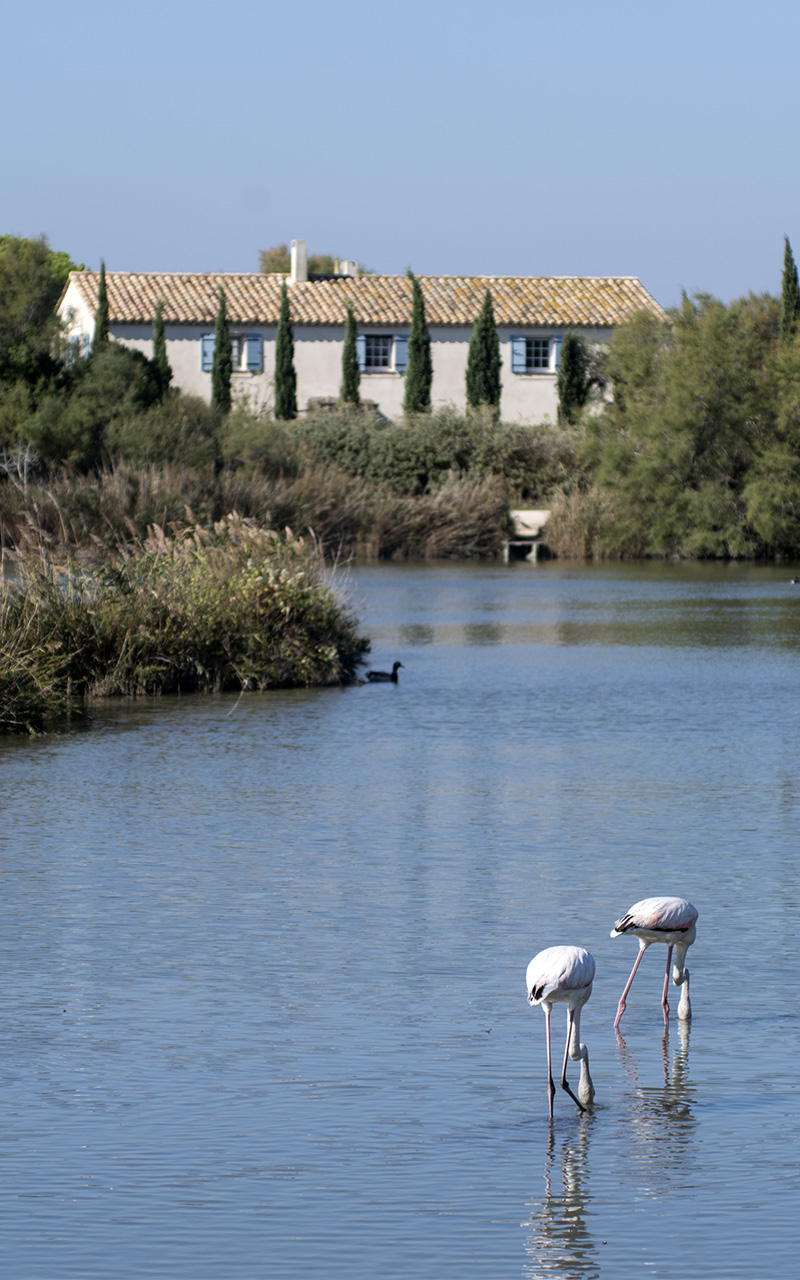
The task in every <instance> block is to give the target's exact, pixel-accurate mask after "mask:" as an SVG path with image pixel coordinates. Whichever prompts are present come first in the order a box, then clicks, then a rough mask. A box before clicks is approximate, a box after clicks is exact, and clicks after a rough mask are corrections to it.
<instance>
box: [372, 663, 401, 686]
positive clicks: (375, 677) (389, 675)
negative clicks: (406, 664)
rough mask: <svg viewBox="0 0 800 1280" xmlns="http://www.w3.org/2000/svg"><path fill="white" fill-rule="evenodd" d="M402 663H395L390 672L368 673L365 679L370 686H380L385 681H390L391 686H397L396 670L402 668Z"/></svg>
mask: <svg viewBox="0 0 800 1280" xmlns="http://www.w3.org/2000/svg"><path fill="white" fill-rule="evenodd" d="M402 665H403V664H402V662H395V663H394V665H393V667H392V669H391V671H368V672H367V679H368V680H369V681H370V683H371V684H381V683H384V682H385V681H387V680H391V682H392V684H397V668H398V667H402Z"/></svg>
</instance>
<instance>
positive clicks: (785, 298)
mask: <svg viewBox="0 0 800 1280" xmlns="http://www.w3.org/2000/svg"><path fill="white" fill-rule="evenodd" d="M783 240H784V244H783V279H782V281H781V325H780V336H781V342H782V343H787V342H791V341H792V339H793V338H794V337H795V334H796V333H797V326H798V321H799V320H800V284H798V280H797V265H796V263H795V260H794V255H793V253H792V246H791V245H790V244H789V237H788V236H784V238H783Z"/></svg>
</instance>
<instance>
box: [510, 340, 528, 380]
mask: <svg viewBox="0 0 800 1280" xmlns="http://www.w3.org/2000/svg"><path fill="white" fill-rule="evenodd" d="M511 372H512V373H524V372H525V339H524V338H512V339H511Z"/></svg>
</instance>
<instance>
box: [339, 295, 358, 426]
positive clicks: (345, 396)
mask: <svg viewBox="0 0 800 1280" xmlns="http://www.w3.org/2000/svg"><path fill="white" fill-rule="evenodd" d="M360 382H361V370H360V369H359V367H358V355H357V353H356V318H355V316H354V315H353V308H352V307H348V308H347V319H346V320H345V325H344V350H343V351H342V389H341V393H340V395H341V399H342V403H343V404H360V403H361V397H360V395H359V390H358V389H359V384H360Z"/></svg>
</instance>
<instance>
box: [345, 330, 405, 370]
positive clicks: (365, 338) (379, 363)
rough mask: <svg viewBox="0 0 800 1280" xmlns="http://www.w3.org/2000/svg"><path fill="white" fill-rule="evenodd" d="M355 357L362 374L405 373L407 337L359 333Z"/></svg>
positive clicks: (403, 335)
mask: <svg viewBox="0 0 800 1280" xmlns="http://www.w3.org/2000/svg"><path fill="white" fill-rule="evenodd" d="M356 355H357V357H358V367H359V369H360V370H361V372H362V373H392V372H394V373H405V371H406V365H407V364H408V335H407V334H399V333H396V334H390V333H360V334H359V335H358V337H357V338H356Z"/></svg>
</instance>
